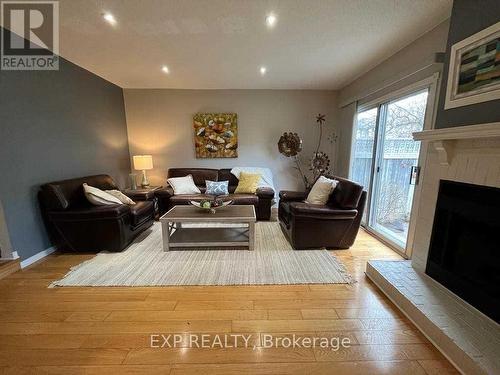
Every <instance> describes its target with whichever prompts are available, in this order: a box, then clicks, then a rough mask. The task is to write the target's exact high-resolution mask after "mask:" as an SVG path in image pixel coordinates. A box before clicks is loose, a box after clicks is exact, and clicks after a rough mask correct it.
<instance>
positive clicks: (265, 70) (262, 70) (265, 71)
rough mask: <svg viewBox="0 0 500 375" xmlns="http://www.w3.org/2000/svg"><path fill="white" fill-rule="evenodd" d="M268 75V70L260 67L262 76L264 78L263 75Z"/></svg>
mask: <svg viewBox="0 0 500 375" xmlns="http://www.w3.org/2000/svg"><path fill="white" fill-rule="evenodd" d="M266 73H267V68H266V67H265V66H261V67H260V75H262V76H263V75H264V74H266Z"/></svg>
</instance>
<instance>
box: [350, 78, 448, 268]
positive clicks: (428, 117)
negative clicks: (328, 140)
mask: <svg viewBox="0 0 500 375" xmlns="http://www.w3.org/2000/svg"><path fill="white" fill-rule="evenodd" d="M439 78H440V74H439V72H436V73H434V74H433V75H432V76H430V77H428V78H425V79H423V80H421V81H418V82H415V83H413V84H410V85H408V86H405V87H403V88H401V89H398V90H395V91H392V92H390V93H388V94H386V95H382V96H380V97H378V98H376V99H374V100H371V101H369V102H367V103H363V104H362V105H358V106H357V108H356V116H357V114H358V113H359V112H364V111H367V110H370V109H373V108H378V110H377V119H376V121H377V125H376V126H375V138H374V145H373V155H372V166H371V171H370V179H369V180H370V185H369V187H368V189H369V190H370V194H368V197H367V203H366V204H367V207H368V209H367V216H368V217H367V218H365V225H364V228H365V230H366V231H368V232H369V233H370V234H372V235H374V236H375V237H377V238H378V239H380V240H381V241H382V242H384V243H385V244H387V245H388V246H389V247H391V248H392V249H393V250H394V251H396V252H397V253H399V254H400V255H401V256H403V257H404V258H407V259H409V258H411V255H412V252H413V243H414V238H415V229H416V228H415V224H416V218H417V217H418V207H419V202H420V193H421V186H422V182H423V178H422V176H424V171H425V163H426V158H427V151H428V145H427V143H426V142H423V143H422V144H421V145H420V152H419V157H418V162H417V165H418V166H420V181H419V183H418V184H417V185H416V186H415V191H414V194H413V202H412V207H411V215H410V222H409V227H408V237H407V240H406V247H405V248H401V246H399V245H398V244H397V243H395V242H394V241H391V240H390V239H389V238H386V237H381V236H380V235H379V234H378V233H377V232H375V231H374V230H373V229H372V228H370V220H371V213H372V209H373V199H372V196H373V194H376V192H375V191H373V190H374V186H373V185H374V183H373V182H374V178H375V173H376V168H377V165H378V164H377V157H379V150H378V148H379V147H377V146H379V137H380V134H381V133H380V130H381V129H380V123H381V116H385V115H386V114H385V113H382V112H385V110H384V109H383V108H384V105H386V104H388V103H390V102H391V101H394V100H397V99H402V98H404V97H405V96H410V95H412V94H414V93H417V92H418V91H422V90H427V92H428V96H427V104H426V111H425V118H424V126H423V130H429V129H432V128H434V122H435V119H436V108H437V100H438V91H439ZM353 125H354V126H357V121H355V122H354V124H353ZM355 136H356V132H355V131H353V132H352V139H351V142H352V143H351V145H352V146H351V155H350V156H351V160H350V162H349V176H352V166H353V161H354V158H353V155H354V147H353V145H354V143H355Z"/></svg>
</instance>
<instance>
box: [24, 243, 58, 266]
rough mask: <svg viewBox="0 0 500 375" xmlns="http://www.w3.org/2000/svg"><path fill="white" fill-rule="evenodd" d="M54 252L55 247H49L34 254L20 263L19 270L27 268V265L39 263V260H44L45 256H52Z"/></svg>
mask: <svg viewBox="0 0 500 375" xmlns="http://www.w3.org/2000/svg"><path fill="white" fill-rule="evenodd" d="M54 251H56V248H55V247H49V248H48V249H45V250H42V251H40V252H39V253H36V254H35V255H33V256H31V257H29V258H28V259H25V260H23V261H21V268H26V267H28V266H29V265H31V264H33V263H35V262H37V261H39V260H40V259H43V258H45V257H46V256H47V255H50V254H52V253H53V252H54Z"/></svg>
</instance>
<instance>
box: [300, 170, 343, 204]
mask: <svg viewBox="0 0 500 375" xmlns="http://www.w3.org/2000/svg"><path fill="white" fill-rule="evenodd" d="M338 183H339V182H338V181H337V180H332V179H329V178H326V177H325V176H320V177H319V178H318V179H317V180H316V182H315V183H314V186H313V187H312V189H311V191H310V192H309V195H308V196H307V198H306V201H305V202H306V203H309V204H322V205H324V204H326V202H328V198H329V197H330V194H331V193H332V191H333V190H334V189H335V188H336V187H337V184H338Z"/></svg>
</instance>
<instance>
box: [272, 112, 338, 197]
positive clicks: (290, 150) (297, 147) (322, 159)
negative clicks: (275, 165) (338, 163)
mask: <svg viewBox="0 0 500 375" xmlns="http://www.w3.org/2000/svg"><path fill="white" fill-rule="evenodd" d="M325 121H326V120H325V115H321V114H319V115H318V116H316V123H318V125H319V137H318V145H317V147H316V151H315V152H314V153H313V156H312V158H311V161H310V165H309V170H310V171H312V174H313V176H312V177H313V178H312V180H309V179H308V178H307V176H306V175H305V174H304V173H303V172H302V169H301V167H300V159H299V153H300V152H301V151H302V139H300V137H299V136H298V134H297V133H284V134H283V135H282V136H281V138H280V139H279V141H278V149H279V152H280V153H281V154H283V155H285V156H286V157H293V159H294V161H295V164H296V166H295V168H297V170H298V171H299V173H300V176H301V177H302V180H303V181H304V185H305V187H306V189H310V188H311V186H312V183H313V182H314V181H316V179H317V178H318V177H319V176H320V175H322V174H323V173H326V172H328V170H329V168H330V158H329V157H328V155H327V154H326V153H324V152H320V151H319V148H320V146H321V140H322V138H323V124H324V122H325ZM311 181H312V182H311Z"/></svg>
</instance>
